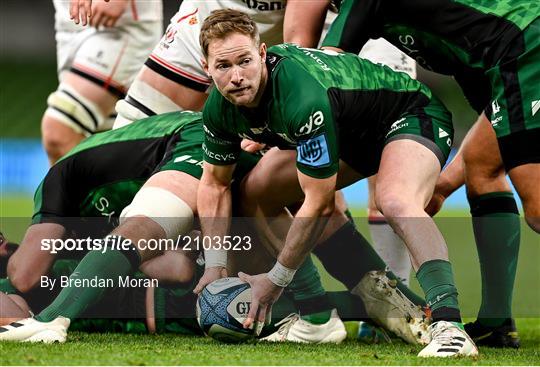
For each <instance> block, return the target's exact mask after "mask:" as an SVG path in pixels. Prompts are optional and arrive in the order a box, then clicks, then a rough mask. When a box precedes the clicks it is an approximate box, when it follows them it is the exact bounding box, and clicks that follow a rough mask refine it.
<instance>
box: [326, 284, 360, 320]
mask: <svg viewBox="0 0 540 367" xmlns="http://www.w3.org/2000/svg"><path fill="white" fill-rule="evenodd" d="M328 298H329V299H330V302H331V303H332V305H333V306H334V308H336V309H337V311H338V314H339V317H340V318H341V320H343V321H362V320H368V319H369V318H370V317H369V316H368V314H367V311H366V307H365V306H364V302H362V299H361V298H360V297H357V296H354V295H352V294H351V292H349V291H339V292H328Z"/></svg>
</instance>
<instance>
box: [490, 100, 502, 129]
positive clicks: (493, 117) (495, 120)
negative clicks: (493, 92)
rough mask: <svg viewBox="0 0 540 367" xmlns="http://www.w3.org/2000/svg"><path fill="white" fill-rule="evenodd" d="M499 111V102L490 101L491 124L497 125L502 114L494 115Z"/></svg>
mask: <svg viewBox="0 0 540 367" xmlns="http://www.w3.org/2000/svg"><path fill="white" fill-rule="evenodd" d="M500 111H501V106H499V102H498V101H497V100H494V101H493V102H491V125H493V126H495V127H496V126H498V125H499V122H501V120H502V119H503V117H502V116H498V117H496V115H497V114H498V113H499V112H500Z"/></svg>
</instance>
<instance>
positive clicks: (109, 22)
mask: <svg viewBox="0 0 540 367" xmlns="http://www.w3.org/2000/svg"><path fill="white" fill-rule="evenodd" d="M127 6H128V0H112V1H109V0H94V3H93V4H92V17H91V18H90V25H91V26H92V27H96V28H98V27H106V28H112V27H114V26H115V25H116V22H117V21H118V19H120V17H121V16H122V14H124V12H125V11H126V9H127Z"/></svg>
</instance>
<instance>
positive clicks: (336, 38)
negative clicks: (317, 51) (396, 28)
mask: <svg viewBox="0 0 540 367" xmlns="http://www.w3.org/2000/svg"><path fill="white" fill-rule="evenodd" d="M378 2H380V1H379V0H343V2H342V3H341V6H340V9H339V14H338V16H337V18H336V19H335V20H334V21H333V22H332V25H331V26H330V29H329V30H328V33H327V34H326V36H325V38H324V41H323V43H322V47H324V46H330V47H337V48H340V49H342V50H344V51H347V52H351V53H354V54H358V53H359V52H360V50H361V49H362V47H364V45H365V44H366V42H367V41H368V40H369V39H370V38H379V37H380V36H381V35H380V22H378V21H377V13H378V9H379V8H380V6H379V5H378V4H377V3H378Z"/></svg>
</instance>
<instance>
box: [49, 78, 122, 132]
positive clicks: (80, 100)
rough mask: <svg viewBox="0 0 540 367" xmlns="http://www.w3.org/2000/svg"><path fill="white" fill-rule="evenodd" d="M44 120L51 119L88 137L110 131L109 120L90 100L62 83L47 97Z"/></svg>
mask: <svg viewBox="0 0 540 367" xmlns="http://www.w3.org/2000/svg"><path fill="white" fill-rule="evenodd" d="M47 105H48V108H47V110H46V111H45V117H44V120H46V119H47V120H48V119H53V120H55V121H58V122H59V123H62V124H64V125H65V126H68V127H69V128H70V129H72V130H73V131H74V132H76V133H77V134H81V135H84V136H89V135H91V134H93V133H95V132H96V131H103V130H107V129H110V127H111V126H109V125H110V123H111V120H110V119H109V116H108V115H106V114H104V113H103V112H102V110H101V108H100V107H99V106H98V105H97V104H96V103H95V102H93V101H92V100H90V99H88V98H86V97H84V96H83V95H81V94H80V93H79V92H78V91H77V90H76V89H75V88H73V87H72V86H70V85H68V84H65V83H62V84H60V85H59V86H58V89H57V90H56V91H55V92H53V93H51V94H50V95H49V98H48V99H47Z"/></svg>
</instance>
